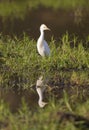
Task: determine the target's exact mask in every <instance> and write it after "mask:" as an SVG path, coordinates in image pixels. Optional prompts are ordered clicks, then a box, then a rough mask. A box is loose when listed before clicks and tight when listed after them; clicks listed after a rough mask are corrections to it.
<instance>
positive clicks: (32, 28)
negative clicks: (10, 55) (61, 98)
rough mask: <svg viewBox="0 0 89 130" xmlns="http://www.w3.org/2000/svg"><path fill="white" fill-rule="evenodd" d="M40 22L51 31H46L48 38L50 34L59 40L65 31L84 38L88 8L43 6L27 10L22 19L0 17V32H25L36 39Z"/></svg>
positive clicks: (88, 24) (88, 25)
mask: <svg viewBox="0 0 89 130" xmlns="http://www.w3.org/2000/svg"><path fill="white" fill-rule="evenodd" d="M42 23H44V24H46V25H47V26H48V27H49V28H50V29H51V32H47V33H46V38H47V39H48V40H50V38H51V37H52V36H54V39H56V40H59V39H60V37H61V36H62V35H63V34H65V33H66V32H68V33H69V34H75V35H77V36H78V37H80V38H82V39H85V38H86V37H87V36H88V35H89V10H86V9H85V8H84V9H83V8H80V7H78V8H76V9H75V10H72V9H65V10H63V9H58V10H53V9H52V8H44V7H42V8H39V9H34V10H32V11H29V10H27V12H26V14H25V17H24V19H21V18H13V17H12V16H9V17H8V18H6V19H4V20H3V18H2V17H0V32H2V33H3V34H4V35H10V36H13V35H17V36H18V37H21V36H22V35H23V32H25V33H26V34H27V35H29V37H30V38H31V39H35V40H37V38H38V37H39V26H40V25H41V24H42Z"/></svg>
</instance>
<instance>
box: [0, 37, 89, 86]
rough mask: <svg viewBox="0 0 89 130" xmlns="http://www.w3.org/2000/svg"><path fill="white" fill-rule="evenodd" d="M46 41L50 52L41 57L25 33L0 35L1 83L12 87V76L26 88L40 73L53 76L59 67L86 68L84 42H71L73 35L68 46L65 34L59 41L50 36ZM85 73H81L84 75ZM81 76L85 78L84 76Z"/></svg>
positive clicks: (68, 41)
mask: <svg viewBox="0 0 89 130" xmlns="http://www.w3.org/2000/svg"><path fill="white" fill-rule="evenodd" d="M49 44H50V45H49V46H50V49H51V54H50V56H49V57H46V58H42V57H41V56H40V55H38V53H37V48H36V41H34V40H30V39H29V37H28V36H24V37H23V38H22V39H17V38H16V37H15V38H14V39H10V38H3V37H2V38H1V41H0V53H1V57H0V62H1V63H0V66H1V69H0V73H1V76H0V84H1V86H4V87H6V86H7V87H8V86H10V87H14V86H13V85H14V84H13V82H12V80H13V81H14V82H15V81H17V82H18V83H17V84H18V85H19V87H20V86H23V88H28V86H31V85H32V84H34V82H35V81H36V79H37V78H38V77H39V76H40V75H44V76H45V75H48V76H50V77H51V76H52V77H53V76H54V77H55V75H56V74H58V75H59V74H60V71H61V70H70V69H72V70H73V69H74V70H75V69H76V70H82V69H89V60H88V59H89V53H88V51H89V49H88V48H87V45H88V43H87V45H86V46H85V47H84V46H83V43H82V42H80V41H76V43H75V38H74V39H73V41H72V46H73V47H71V41H70V38H69V36H68V34H65V35H64V36H63V37H62V40H61V41H59V43H57V44H56V43H55V42H54V40H51V42H50V43H49ZM73 44H74V45H73ZM76 73H77V72H76ZM73 74H74V73H73ZM75 75H77V74H75ZM75 75H74V76H75ZM80 75H81V74H80ZM86 75H87V74H85V77H88V76H86ZM66 77H68V76H67V75H66ZM72 77H73V76H72ZM72 77H71V79H73V78H72ZM75 77H76V76H75ZM80 77H81V78H82V76H80ZM83 78H84V77H83ZM75 79H76V78H75ZM84 80H85V81H86V80H87V78H86V79H84ZM8 84H9V85H8Z"/></svg>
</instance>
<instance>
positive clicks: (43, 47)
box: [37, 24, 50, 57]
mask: <svg viewBox="0 0 89 130" xmlns="http://www.w3.org/2000/svg"><path fill="white" fill-rule="evenodd" d="M44 30H50V29H49V28H48V27H47V26H46V25H45V24H42V25H41V26H40V37H39V39H38V41H37V50H38V53H39V54H40V55H41V56H42V57H45V56H48V55H49V54H50V49H49V46H48V44H47V42H46V41H45V40H44Z"/></svg>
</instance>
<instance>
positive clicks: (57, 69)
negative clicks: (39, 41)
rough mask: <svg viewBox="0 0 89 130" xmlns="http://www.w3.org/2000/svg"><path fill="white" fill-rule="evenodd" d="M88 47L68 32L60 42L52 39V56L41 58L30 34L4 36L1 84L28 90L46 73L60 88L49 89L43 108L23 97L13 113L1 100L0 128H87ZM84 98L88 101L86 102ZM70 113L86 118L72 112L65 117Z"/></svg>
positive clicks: (0, 53)
mask: <svg viewBox="0 0 89 130" xmlns="http://www.w3.org/2000/svg"><path fill="white" fill-rule="evenodd" d="M86 43H87V42H86ZM71 44H72V45H71ZM87 46H88V45H87V44H86V45H85V47H83V42H80V41H78V40H76V38H75V37H74V39H72V41H71V40H70V37H69V36H68V34H65V35H64V36H63V37H62V39H61V41H59V43H57V45H56V43H55V41H54V40H53V39H52V40H51V42H50V49H51V55H50V57H46V58H42V57H41V56H39V55H38V53H37V51H36V42H35V41H34V40H30V39H29V38H28V37H27V36H24V37H23V39H17V38H16V37H14V39H10V38H3V37H2V36H1V40H0V87H1V86H2V87H4V88H5V87H7V88H15V87H18V88H19V87H20V88H23V89H28V88H29V87H30V86H31V85H32V84H35V82H36V80H37V78H38V77H39V76H40V75H42V74H43V75H44V76H46V75H47V76H48V77H49V84H50V86H51V85H52V87H53V88H54V89H55V88H57V89H58V90H59V91H57V90H56V93H54V94H53V93H52V92H53V91H54V90H53V88H52V91H51V92H50V91H49V90H48V94H49V96H48V97H49V98H48V105H47V106H46V108H44V109H39V107H38V106H35V108H34V109H33V110H32V109H30V107H28V105H27V104H26V103H25V101H24V100H22V106H21V108H19V110H18V111H17V112H16V113H14V114H13V113H11V112H10V110H9V108H8V105H7V104H5V103H4V102H3V101H1V102H0V128H3V129H4V128H6V127H7V129H9V130H14V129H15V130H28V129H29V130H30V129H31V130H35V129H36V130H49V129H50V130H58V129H63V130H66V129H68V130H69V129H74V130H76V127H78V129H82V128H84V129H85V128H86V127H87V123H85V125H84V122H87V120H85V118H86V117H87V113H88V111H89V99H87V96H88V95H89V94H88V95H86V93H88V92H87V90H86V89H87V86H88V85H89V77H88V76H89V73H88V71H86V70H88V69H89V49H88V48H87ZM62 85H63V86H62ZM60 86H62V87H65V90H64V91H62V92H60V91H61V89H60ZM75 86H77V89H76V88H74V87H75ZM80 88H81V89H82V90H81V91H80ZM84 88H85V89H84ZM73 91H74V93H73ZM59 92H60V94H61V93H62V97H63V99H60V100H58V96H59V97H60V94H59ZM63 92H64V93H63ZM56 94H57V95H56ZM56 97H57V100H56ZM83 99H85V100H84V101H83ZM86 99H87V101H86ZM62 112H63V113H62ZM67 112H68V113H72V114H75V115H77V114H79V115H81V116H83V117H85V118H84V120H83V119H82V118H78V119H77V120H75V116H73V115H72V118H71V116H70V118H69V117H68V116H66V115H67V114H66V113H67ZM61 113H62V114H61ZM62 115H64V116H62ZM61 116H62V117H61ZM67 118H68V119H67ZM76 118H77V117H76ZM87 118H89V117H87ZM64 124H65V125H64ZM5 130H6V129H5Z"/></svg>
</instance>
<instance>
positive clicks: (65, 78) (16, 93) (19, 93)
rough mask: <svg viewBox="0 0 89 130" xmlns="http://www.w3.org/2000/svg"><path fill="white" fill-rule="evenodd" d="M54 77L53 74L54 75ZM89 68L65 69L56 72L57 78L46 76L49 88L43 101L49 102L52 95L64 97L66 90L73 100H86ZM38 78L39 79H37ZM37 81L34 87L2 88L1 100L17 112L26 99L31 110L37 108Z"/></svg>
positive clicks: (56, 97)
mask: <svg viewBox="0 0 89 130" xmlns="http://www.w3.org/2000/svg"><path fill="white" fill-rule="evenodd" d="M52 77H53V76H52ZM88 79H89V70H84V71H83V70H79V71H78V70H75V71H74V70H68V71H67V70H65V71H60V73H56V75H55V78H51V77H49V78H46V79H45V82H44V83H46V85H47V88H46V90H45V93H44V94H43V95H44V99H43V101H45V102H48V105H50V104H49V99H50V98H51V97H54V98H55V99H57V102H58V101H59V100H60V99H63V97H64V96H63V95H64V93H63V92H64V90H65V91H66V92H67V93H68V95H69V98H70V99H71V100H72V101H73V100H76V101H77V102H78V101H86V100H87V98H88V97H89V80H88ZM36 80H37V79H36ZM35 84H36V83H34V86H33V87H32V88H28V89H25V90H23V89H21V88H20V89H19V88H17V86H14V88H12V89H11V88H10V89H8V88H7V89H6V88H0V100H4V101H5V102H6V103H7V104H8V105H9V108H10V110H11V111H12V112H16V111H17V110H18V109H19V108H20V107H21V104H22V100H23V99H24V100H25V101H26V103H27V104H28V106H29V108H30V109H31V110H35V109H36V108H37V107H39V106H38V99H39V96H38V94H37V92H36V85H35Z"/></svg>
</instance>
